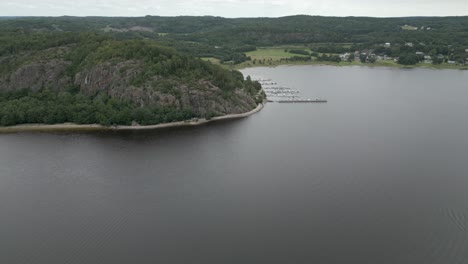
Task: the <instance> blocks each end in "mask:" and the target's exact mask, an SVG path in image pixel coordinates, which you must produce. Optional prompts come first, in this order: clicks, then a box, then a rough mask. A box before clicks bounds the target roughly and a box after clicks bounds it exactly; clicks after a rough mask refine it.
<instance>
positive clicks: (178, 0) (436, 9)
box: [0, 0, 468, 17]
mask: <svg viewBox="0 0 468 264" xmlns="http://www.w3.org/2000/svg"><path fill="white" fill-rule="evenodd" d="M296 14H307V15H321V16H376V17H395V16H457V15H458V16H466V15H468V0H411V1H408V0H358V1H353V0H308V1H305V0H270V1H266V0H265V1H262V0H196V1H190V0H73V1H72V0H0V16H62V15H70V16H145V15H159V16H177V15H194V16H200V15H212V16H223V17H279V16H287V15H296Z"/></svg>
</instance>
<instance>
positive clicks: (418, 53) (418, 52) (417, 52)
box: [416, 51, 424, 56]
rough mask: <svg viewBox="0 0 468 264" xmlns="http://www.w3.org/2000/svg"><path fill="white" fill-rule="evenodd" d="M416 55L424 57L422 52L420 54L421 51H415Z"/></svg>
mask: <svg viewBox="0 0 468 264" xmlns="http://www.w3.org/2000/svg"><path fill="white" fill-rule="evenodd" d="M416 55H422V56H424V52H422V51H416Z"/></svg>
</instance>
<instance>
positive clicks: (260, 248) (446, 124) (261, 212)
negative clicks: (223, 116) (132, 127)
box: [0, 66, 468, 264]
mask: <svg viewBox="0 0 468 264" xmlns="http://www.w3.org/2000/svg"><path fill="white" fill-rule="evenodd" d="M244 73H245V74H250V75H252V76H253V77H263V78H271V79H274V80H275V81H277V82H278V83H279V84H280V85H285V86H290V87H293V88H295V89H297V90H300V91H301V94H302V96H304V97H311V98H312V97H323V98H326V99H328V103H326V104H278V103H271V104H268V105H267V106H266V107H265V108H264V109H263V110H262V111H261V112H259V113H257V114H255V115H253V116H251V117H248V118H245V119H241V120H235V121H232V122H221V123H213V124H209V125H206V126H201V127H194V128H183V129H180V128H179V129H167V130H162V131H152V132H137V133H136V132H126V133H84V134H80V133H68V134H64V133H59V134H54V133H23V134H4V135H0V263H8V264H23V263H25V264H29V263H34V264H37V263H39V264H55V263H57V264H74V263H76V264H81V263H87V264H90V263H91V264H94V263H96V264H97V263H99V264H104V263H112V264H115V263H165V264H166V263H169V264H170V263H242V264H250V263H291V264H296V263H297V264H302V263H326V264H330V263H359V264H365V263H372V264H373V263H379V264H386V263H388V264H393V263H398V264H406V263H408V264H416V263H425V264H431V263H432V264H447V263H450V264H457V263H460V264H462V263H468V101H467V100H468V72H466V71H449V70H428V69H411V70H405V69H391V68H375V69H374V68H365V67H342V68H340V67H328V66H320V67H319V66H295V67H278V68H255V69H247V70H244Z"/></svg>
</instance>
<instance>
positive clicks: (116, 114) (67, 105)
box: [0, 89, 195, 126]
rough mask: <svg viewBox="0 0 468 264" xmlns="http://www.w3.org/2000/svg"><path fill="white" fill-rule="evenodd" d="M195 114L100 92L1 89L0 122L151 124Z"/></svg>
mask: <svg viewBox="0 0 468 264" xmlns="http://www.w3.org/2000/svg"><path fill="white" fill-rule="evenodd" d="M194 116H195V115H194V114H193V112H192V111H191V110H190V109H184V110H178V109H175V108H169V107H164V108H160V107H137V106H135V104H132V103H131V102H126V101H122V100H116V99H112V98H110V97H109V96H108V95H106V94H104V93H101V94H99V95H98V96H94V97H89V96H85V95H83V94H81V93H76V92H54V91H50V90H47V89H43V90H41V91H38V92H32V91H27V90H22V91H14V92H0V126H12V125H19V124H37V123H41V124H42V123H44V124H56V123H66V122H71V123H76V124H101V125H104V126H110V125H131V124H132V122H137V123H138V124H140V125H152V124H159V123H166V122H174V121H182V120H187V119H190V118H192V117H194Z"/></svg>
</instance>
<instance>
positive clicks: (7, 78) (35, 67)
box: [0, 59, 71, 91]
mask: <svg viewBox="0 0 468 264" xmlns="http://www.w3.org/2000/svg"><path fill="white" fill-rule="evenodd" d="M70 64H71V63H70V62H68V61H64V60H62V59H52V60H46V61H34V62H31V63H27V64H25V65H22V66H20V67H19V68H18V69H16V70H15V71H13V72H12V73H8V74H6V75H4V76H3V77H2V78H1V79H0V89H1V90H7V91H11V90H23V89H30V90H33V91H37V90H39V89H41V88H50V89H52V90H61V89H63V88H64V87H67V86H69V84H70V81H71V78H70V77H68V76H67V75H66V72H65V71H66V69H67V67H68V66H69V65H70Z"/></svg>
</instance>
